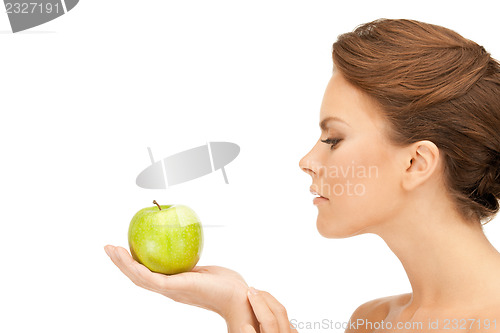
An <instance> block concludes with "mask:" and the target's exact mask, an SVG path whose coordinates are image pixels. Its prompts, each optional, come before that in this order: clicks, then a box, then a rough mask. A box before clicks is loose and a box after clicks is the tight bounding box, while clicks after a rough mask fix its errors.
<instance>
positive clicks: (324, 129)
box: [319, 117, 350, 131]
mask: <svg viewBox="0 0 500 333" xmlns="http://www.w3.org/2000/svg"><path fill="white" fill-rule="evenodd" d="M334 120H335V121H340V122H341V123H344V124H346V125H347V126H349V127H350V125H349V124H348V123H346V122H345V121H344V120H342V119H340V118H339V117H327V118H325V119H323V120H322V121H321V122H320V123H319V127H320V128H321V130H323V131H326V130H327V129H328V125H327V123H328V122H329V121H334Z"/></svg>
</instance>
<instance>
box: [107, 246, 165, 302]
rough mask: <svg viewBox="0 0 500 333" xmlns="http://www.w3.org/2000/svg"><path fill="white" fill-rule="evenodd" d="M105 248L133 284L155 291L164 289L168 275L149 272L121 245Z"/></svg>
mask: <svg viewBox="0 0 500 333" xmlns="http://www.w3.org/2000/svg"><path fill="white" fill-rule="evenodd" d="M105 250H106V253H108V255H109V257H110V258H111V260H112V261H113V263H114V264H115V265H116V266H117V267H118V268H119V269H120V270H121V271H122V273H123V274H125V275H126V276H127V277H128V278H129V279H130V280H131V281H132V282H133V283H134V284H135V285H137V286H139V287H142V288H145V289H148V290H152V291H156V292H160V291H162V290H163V289H165V287H166V282H167V281H166V280H167V279H168V277H166V276H165V275H162V274H158V273H154V272H151V271H150V270H149V269H148V268H147V267H145V266H144V265H141V264H140V263H138V262H137V261H135V260H134V259H133V258H132V256H131V255H130V254H129V253H128V251H127V250H126V249H124V248H123V247H120V246H117V247H114V246H111V245H108V246H106V247H105Z"/></svg>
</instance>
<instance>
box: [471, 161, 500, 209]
mask: <svg viewBox="0 0 500 333" xmlns="http://www.w3.org/2000/svg"><path fill="white" fill-rule="evenodd" d="M476 192H477V197H476V201H477V202H479V203H480V204H482V205H484V206H486V207H487V208H488V209H492V210H497V209H499V205H500V204H499V201H498V200H500V154H499V153H498V152H497V154H496V156H495V158H494V159H493V161H492V162H491V163H489V164H488V167H487V169H486V172H485V175H484V177H483V178H482V179H481V181H480V182H479V185H478V187H477V191H476Z"/></svg>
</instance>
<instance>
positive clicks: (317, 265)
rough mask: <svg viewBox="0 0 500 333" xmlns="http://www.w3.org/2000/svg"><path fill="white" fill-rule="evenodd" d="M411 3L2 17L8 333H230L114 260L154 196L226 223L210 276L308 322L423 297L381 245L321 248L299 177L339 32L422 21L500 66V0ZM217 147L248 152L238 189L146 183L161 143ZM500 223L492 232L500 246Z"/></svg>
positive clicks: (210, 233) (115, 1) (237, 169)
mask: <svg viewBox="0 0 500 333" xmlns="http://www.w3.org/2000/svg"><path fill="white" fill-rule="evenodd" d="M403 3H406V2H403V1H385V2H384V1H376V2H375V1H366V2H362V1H361V2H360V1H355V2H352V3H351V4H347V2H342V3H340V2H337V1H319V0H316V1H290V0H288V1H255V0H254V1H152V0H150V1H146V0H142V1H124V0H107V1H90V0H82V1H81V2H80V3H79V4H78V5H77V6H76V7H75V8H74V9H73V10H72V11H70V12H69V13H68V14H66V15H64V16H62V17H60V18H59V19H56V20H54V21H52V22H49V23H47V24H45V25H42V26H39V27H36V28H33V29H31V30H29V31H26V32H22V33H17V34H12V33H11V32H10V26H9V22H8V19H7V15H6V14H4V13H3V9H2V13H0V31H1V33H0V47H1V50H2V52H1V55H0V59H1V61H0V114H1V118H0V142H1V163H0V168H1V170H0V171H1V172H0V180H1V183H0V188H1V194H2V204H1V213H2V217H1V222H0V223H1V226H2V229H1V233H0V235H1V241H0V251H1V253H2V263H1V273H0V280H1V283H0V294H1V296H0V302H1V305H2V320H1V321H0V331H2V332H7V331H8V332H38V331H44V332H88V331H94V332H106V331H109V332H138V331H140V332H147V331H156V332H223V331H224V330H225V324H224V321H223V320H222V318H220V317H218V315H216V314H214V313H211V312H208V311H206V310H203V309H200V308H195V307H191V306H187V305H183V304H179V303H175V302H173V301H171V300H169V299H167V298H165V297H163V296H161V295H158V294H154V293H152V292H150V291H147V290H144V289H141V288H138V287H136V286H135V285H134V284H133V283H132V282H131V281H129V280H128V279H127V278H126V277H125V276H124V275H123V274H122V273H121V272H120V271H119V270H118V268H116V267H115V266H114V265H113V264H112V262H111V261H110V260H109V258H108V257H107V256H106V254H105V253H104V250H103V246H104V245H106V244H115V245H121V246H124V247H128V246H127V229H128V224H129V222H130V219H131V218H132V216H133V215H134V214H135V213H136V212H137V211H138V210H139V209H141V208H143V207H146V206H150V205H151V201H152V200H153V199H156V200H157V201H159V202H161V203H162V204H173V203H182V204H187V205H188V206H190V207H192V208H193V209H194V210H195V211H196V212H197V213H198V215H199V216H200V218H201V219H202V221H203V222H204V223H206V224H224V225H225V226H226V227H223V228H206V229H205V248H204V251H203V255H202V258H201V260H200V262H199V265H221V266H226V267H229V268H232V269H234V270H236V271H238V272H240V273H241V274H242V275H243V276H244V277H245V279H246V281H247V282H248V284H249V285H251V286H255V287H256V288H258V289H263V290H267V291H269V292H271V293H272V294H273V295H274V296H275V297H276V298H277V299H278V300H280V301H281V302H282V303H283V304H284V305H285V306H286V307H287V309H288V313H289V317H290V318H295V319H296V320H298V321H320V320H322V319H324V318H326V319H329V320H333V321H339V322H343V321H347V320H348V319H349V317H350V315H351V313H352V312H353V310H354V309H355V308H356V307H357V306H358V305H360V304H361V303H364V302H366V301H368V300H371V299H374V298H378V297H382V296H387V295H394V294H400V293H405V292H410V291H411V289H410V285H409V283H408V281H407V279H406V275H405V272H404V270H403V268H402V266H401V264H400V262H399V261H398V259H397V257H396V256H395V255H394V254H393V253H392V252H391V251H390V250H389V249H388V248H387V246H386V245H385V243H384V242H383V241H382V240H381V239H380V238H378V237H377V236H375V235H361V236H357V237H354V238H349V239H331V240H329V239H324V238H322V237H321V236H320V235H319V233H318V232H317V230H316V226H315V224H316V213H317V208H316V207H315V206H313V205H312V202H311V201H312V196H311V194H310V193H309V189H308V188H309V186H310V184H311V179H310V177H309V176H307V175H306V174H304V173H303V172H302V171H301V170H300V169H299V167H298V162H299V160H300V158H301V157H302V156H303V155H304V154H306V153H307V152H308V151H309V149H310V148H311V147H312V146H313V144H314V143H315V142H316V140H317V139H318V137H319V134H320V132H319V128H318V120H319V107H320V103H321V99H322V96H323V92H324V89H325V87H326V83H327V82H328V79H329V77H330V74H331V69H332V61H331V45H332V43H333V42H334V41H335V39H336V37H337V36H338V35H339V34H341V33H344V32H348V31H351V30H352V29H354V28H355V27H356V26H357V25H359V24H361V23H365V22H368V21H371V20H373V19H376V18H381V17H386V18H410V19H417V20H421V21H424V22H429V23H435V24H439V25H443V26H445V27H448V28H451V29H454V30H456V31H457V32H459V33H460V34H462V35H463V36H465V37H467V38H470V39H472V40H474V41H476V42H477V43H479V44H482V45H484V46H485V48H486V50H488V51H490V52H491V53H492V55H493V56H494V57H496V58H499V57H500V43H499V42H498V24H497V23H495V22H497V18H498V17H497V16H498V12H499V10H500V4H499V2H498V1H489V2H485V1H474V2H473V4H471V3H469V2H467V6H465V5H460V2H458V1H419V2H412V5H403ZM207 141H230V142H235V143H237V144H238V145H239V146H240V147H241V153H240V155H239V156H238V158H237V159H236V160H235V161H234V162H232V163H231V164H229V165H228V166H227V167H226V172H227V175H228V178H229V184H228V185H227V184H225V183H224V180H223V176H222V174H221V173H220V172H216V173H213V174H210V175H208V176H206V177H203V178H199V179H196V180H193V181H191V182H188V183H185V184H182V185H176V186H174V187H171V188H169V189H167V190H145V189H141V188H139V187H138V186H136V185H135V177H136V176H137V174H138V173H139V172H140V171H142V170H143V169H144V168H145V167H146V166H148V165H149V163H150V161H149V156H148V152H147V147H151V148H152V151H153V154H154V156H155V158H156V159H160V158H164V157H166V156H169V155H172V154H174V153H176V152H180V151H183V150H185V149H189V148H192V147H196V146H199V145H203V144H205V143H206V142H207ZM498 220H499V219H498V218H497V219H496V221H492V222H491V223H490V224H488V225H487V226H486V227H485V232H486V233H487V236H488V237H489V239H490V240H491V242H492V243H493V244H494V245H495V246H496V247H497V248H500V226H499V224H500V221H498ZM302 331H303V332H307V331H308V330H302ZM323 331H325V332H326V331H333V330H323ZM338 331H339V332H340V331H342V330H338Z"/></svg>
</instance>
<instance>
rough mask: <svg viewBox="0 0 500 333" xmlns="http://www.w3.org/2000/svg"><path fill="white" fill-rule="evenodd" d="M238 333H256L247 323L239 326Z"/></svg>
mask: <svg viewBox="0 0 500 333" xmlns="http://www.w3.org/2000/svg"><path fill="white" fill-rule="evenodd" d="M240 333H257V332H256V331H255V329H254V328H253V327H252V325H250V324H247V325H245V326H241V327H240Z"/></svg>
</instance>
